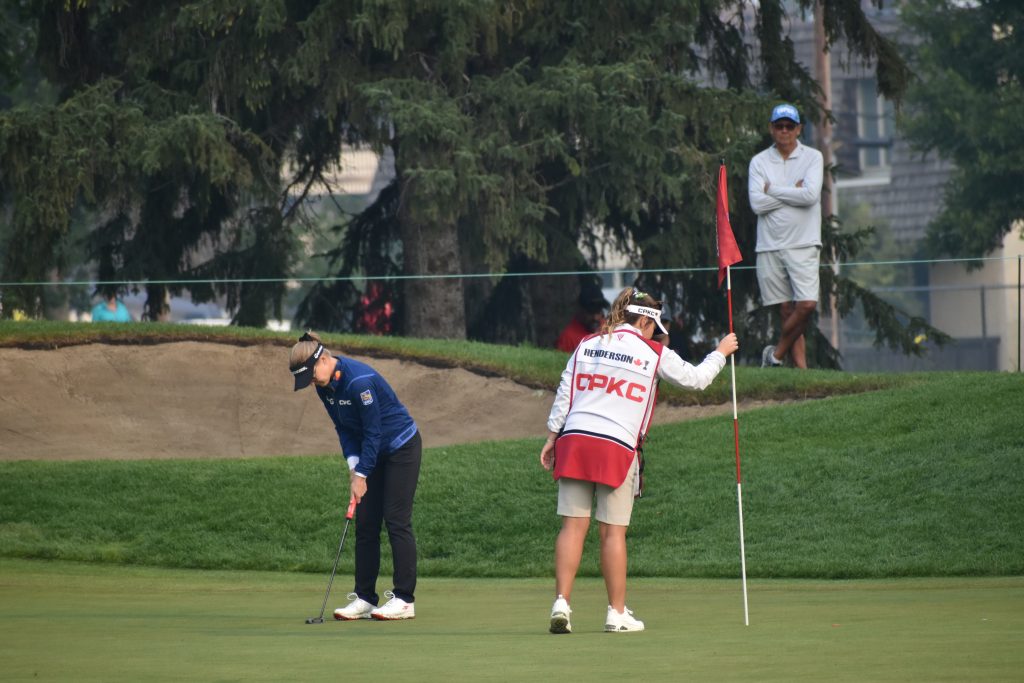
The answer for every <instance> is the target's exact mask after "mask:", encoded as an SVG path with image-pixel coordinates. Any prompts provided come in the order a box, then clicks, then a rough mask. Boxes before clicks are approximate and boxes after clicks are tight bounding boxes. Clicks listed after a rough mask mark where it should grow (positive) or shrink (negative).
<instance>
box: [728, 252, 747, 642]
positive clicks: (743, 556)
mask: <svg viewBox="0 0 1024 683" xmlns="http://www.w3.org/2000/svg"><path fill="white" fill-rule="evenodd" d="M725 282H726V286H725V288H726V292H727V293H728V299H729V332H730V333H732V331H733V330H732V267H731V266H727V267H726V269H725ZM729 366H730V368H731V369H732V433H733V441H734V443H735V444H736V504H737V505H738V506H739V513H740V569H741V571H742V573H743V625H744V626H750V610H749V608H748V607H747V550H746V548H745V547H744V544H743V486H742V485H741V482H742V477H741V476H740V421H739V420H740V418H739V413H738V411H737V410H736V354H731V355H730V356H729Z"/></svg>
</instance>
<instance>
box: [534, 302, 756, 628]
mask: <svg viewBox="0 0 1024 683" xmlns="http://www.w3.org/2000/svg"><path fill="white" fill-rule="evenodd" d="M656 331H660V332H661V333H662V334H667V332H666V331H665V328H664V326H663V325H662V324H661V302H660V301H658V300H656V299H654V298H653V297H651V296H650V295H649V294H645V293H643V292H641V291H638V290H637V289H635V288H633V287H629V288H626V289H624V290H622V293H620V294H619V296H618V297H617V298H616V299H615V302H614V303H613V304H612V310H611V314H610V315H609V318H608V323H607V327H606V329H605V330H604V331H603V332H601V333H598V334H594V335H591V336H589V337H587V338H585V339H584V340H583V341H581V342H580V344H579V346H577V347H576V351H575V352H574V353H573V355H572V356H571V357H570V358H569V362H568V364H567V365H566V366H565V370H564V371H563V372H562V381H561V384H559V387H558V392H557V393H556V394H555V402H554V405H552V406H551V414H550V415H549V416H548V430H549V432H550V434H549V435H548V439H547V442H546V443H545V444H544V448H543V449H541V452H540V464H541V465H542V466H543V467H544V469H547V470H550V469H552V468H553V469H554V477H555V479H557V480H558V514H559V515H561V517H562V530H561V531H560V532H559V534H558V539H557V540H556V541H555V603H554V605H553V606H552V608H551V626H550V631H551V632H552V633H571V632H572V625H571V623H570V621H569V615H570V614H571V613H572V610H571V609H570V608H569V598H570V596H571V594H572V586H573V582H574V581H575V579H576V570H577V569H578V568H579V565H580V558H581V556H582V555H583V541H584V538H585V537H586V534H587V529H588V527H589V526H590V510H591V503H592V501H593V500H594V498H595V494H596V499H597V509H596V512H595V515H594V516H595V517H596V518H597V521H598V522H599V523H600V525H601V526H600V537H601V573H602V574H603V575H604V583H605V588H606V590H607V592H608V612H607V616H606V617H605V623H604V630H605V631H609V632H614V633H620V632H628V631H642V630H644V622H642V621H640V620H639V619H636V618H634V616H633V612H632V611H631V610H630V609H628V608H627V607H626V527H628V526H629V520H630V516H631V515H632V512H633V498H634V496H635V495H636V493H637V492H638V490H639V475H638V472H637V469H638V457H637V451H638V450H639V448H640V446H641V445H642V443H643V438H644V435H645V434H646V433H647V427H648V425H649V424H650V421H651V414H652V412H653V411H654V402H655V393H656V391H657V382H658V380H659V379H665V380H668V381H669V382H672V383H673V384H677V385H679V386H681V387H689V388H693V389H704V388H705V387H707V386H708V385H709V384H711V381H712V380H713V379H714V378H715V376H716V375H717V374H718V373H719V372H720V371H721V370H722V368H723V367H725V357H726V356H728V355H729V354H730V353H733V352H735V351H736V349H737V348H738V346H739V345H738V343H737V341H736V335H735V334H729V335H728V336H726V337H725V338H724V339H722V341H721V343H719V345H718V350H716V351H712V352H711V353H710V354H708V356H707V358H705V359H704V361H703V362H702V363H701V364H700V365H698V366H696V367H694V366H693V365H690V364H689V363H687V362H686V361H684V360H683V359H682V358H680V357H679V355H678V354H676V352H675V351H672V350H671V349H669V348H668V347H666V346H663V345H662V344H659V343H658V342H655V341H652V340H651V338H652V337H653V336H654V334H655V332H656Z"/></svg>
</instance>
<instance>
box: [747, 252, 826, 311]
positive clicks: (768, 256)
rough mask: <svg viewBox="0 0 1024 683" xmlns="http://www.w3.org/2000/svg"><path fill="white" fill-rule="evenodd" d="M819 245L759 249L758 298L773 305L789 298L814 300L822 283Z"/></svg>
mask: <svg viewBox="0 0 1024 683" xmlns="http://www.w3.org/2000/svg"><path fill="white" fill-rule="evenodd" d="M820 268H821V247H817V246H814V245H811V246H809V247H800V248H798V249H779V250H778V251H762V252H759V253H758V254H757V284H758V286H759V287H760V288H761V302H762V303H763V304H764V305H765V306H774V305H775V304H782V303H786V302H789V301H817V300H818V296H819V294H818V292H819V290H820V289H821V284H820V281H819V277H818V271H819V270H820Z"/></svg>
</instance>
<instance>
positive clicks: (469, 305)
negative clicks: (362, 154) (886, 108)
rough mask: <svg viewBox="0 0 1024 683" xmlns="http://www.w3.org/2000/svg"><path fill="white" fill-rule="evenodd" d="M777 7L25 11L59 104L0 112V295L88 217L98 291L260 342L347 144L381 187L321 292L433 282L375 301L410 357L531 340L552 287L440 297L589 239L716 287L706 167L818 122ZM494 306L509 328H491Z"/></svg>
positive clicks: (321, 306) (859, 43) (704, 2)
mask: <svg viewBox="0 0 1024 683" xmlns="http://www.w3.org/2000/svg"><path fill="white" fill-rule="evenodd" d="M811 4H812V2H811V0H799V2H797V3H796V5H795V7H796V10H797V11H806V10H808V9H809V8H810V7H811ZM787 6H792V3H788V2H784V1H783V0H761V2H759V3H750V2H748V1H746V0H643V1H636V0H630V1H628V2H626V1H623V0H609V1H607V2H600V3H595V2H591V1H589V0H561V1H558V2H539V1H531V0H526V1H523V0H516V1H512V0H472V1H470V0H463V1H454V2H453V1H450V0H445V1H441V0H418V1H417V0H400V1H398V2H395V1H394V0H320V1H316V0H226V1H225V2H221V3H206V2H198V1H186V0H172V1H170V2H155V1H152V0H150V1H149V2H146V1H143V2H139V3H133V4H131V5H125V4H124V3H122V2H119V1H117V0H76V1H75V2H73V3H65V2H63V0H48V1H47V0H40V1H39V2H37V3H35V4H34V5H32V7H33V12H34V13H33V15H34V16H35V17H36V18H37V20H38V26H39V48H38V54H39V55H40V59H41V62H42V65H43V68H44V71H45V73H46V74H47V76H48V77H49V78H50V79H51V80H52V81H54V82H56V83H59V84H61V85H62V87H63V88H64V91H63V94H62V97H61V102H60V104H59V105H57V106H55V107H44V106H37V107H35V108H20V109H14V110H10V111H7V112H3V113H0V174H2V175H0V191H2V192H3V199H4V201H5V202H6V203H7V205H8V206H9V207H11V209H10V210H11V213H12V216H13V220H12V225H13V231H12V235H11V237H10V239H9V241H8V243H7V251H6V255H7V258H6V260H5V265H4V268H5V279H8V280H11V279H13V280H32V279H41V277H42V275H41V274H42V273H43V272H44V270H45V268H46V267H47V266H48V264H50V263H51V262H52V260H53V257H54V254H55V253H56V251H57V249H58V245H59V243H60V241H61V239H63V238H64V236H66V234H67V226H68V221H69V216H70V212H71V210H72V208H73V207H74V206H75V205H76V203H77V202H81V203H84V204H85V205H86V206H88V207H90V208H91V209H92V211H93V212H94V214H95V215H96V216H98V217H99V218H98V220H97V224H98V228H97V229H96V230H95V232H94V233H93V240H92V241H91V244H92V254H93V257H94V258H95V259H96V260H97V262H98V263H99V265H100V269H101V276H102V277H103V279H105V280H131V281H135V282H139V281H149V282H153V283H154V284H153V285H152V287H153V291H151V293H150V303H149V311H150V315H151V316H152V317H159V315H160V314H161V313H162V310H163V309H162V306H163V302H164V301H165V297H166V294H167V291H168V290H169V291H178V289H177V288H179V287H180V286H181V285H179V284H174V283H170V281H172V280H180V279H190V278H193V279H202V280H211V281H213V283H214V284H212V285H210V284H201V283H199V282H193V283H192V284H191V285H190V286H189V289H190V291H191V292H192V294H193V296H195V297H199V298H200V299H202V298H204V297H212V296H214V295H215V294H226V295H227V296H228V298H229V303H230V304H231V305H232V308H233V310H235V319H236V321H237V322H240V323H248V324H261V323H262V321H264V320H265V319H266V315H267V311H268V310H269V309H270V308H272V307H273V305H274V304H275V303H278V302H279V301H280V297H281V287H280V285H279V284H276V283H268V284H262V283H259V282H252V281H251V279H252V278H264V279H265V278H271V279H273V278H279V277H283V276H286V275H287V274H288V273H290V272H291V269H292V268H293V267H294V259H295V257H296V249H295V247H296V241H297V239H296V238H297V237H298V236H299V233H300V231H301V230H302V228H303V226H304V225H305V224H304V222H303V214H302V211H303V209H302V207H303V199H304V198H305V197H307V196H308V195H309V193H310V192H311V191H312V188H313V187H314V185H316V184H317V183H318V182H320V181H322V180H323V178H324V176H325V173H326V171H328V170H329V169H331V168H332V167H334V166H336V165H337V164H338V163H339V155H340V151H341V147H342V144H343V143H348V144H357V145H369V146H371V147H373V148H375V149H377V150H378V151H384V150H385V149H390V151H391V152H392V153H393V155H394V159H395V169H396V177H395V184H394V187H393V188H391V189H390V190H389V191H387V192H385V193H382V194H381V195H380V197H379V198H378V200H377V203H376V204H375V205H374V206H371V207H370V208H368V209H367V211H366V213H365V214H364V215H363V216H362V217H361V219H360V220H359V221H357V222H355V223H353V224H352V225H351V226H347V227H345V228H344V229H343V230H341V231H340V232H339V239H340V246H337V248H335V246H336V245H332V244H324V245H323V250H324V251H327V252H329V253H330V254H331V256H332V258H334V259H335V262H336V263H337V264H338V268H339V273H341V274H346V273H347V274H353V275H363V276H386V275H392V274H397V273H399V272H401V273H403V274H405V275H410V276H427V277H423V278H415V277H414V278H409V279H405V280H402V282H403V283H404V284H403V285H402V286H401V287H396V288H395V289H394V294H395V296H396V297H397V298H398V302H397V303H398V309H399V311H400V313H401V316H402V320H401V325H400V326H401V327H402V328H403V329H404V332H405V333H406V334H410V335H416V336H453V337H462V336H465V334H466V330H467V329H471V330H474V331H475V332H476V333H477V334H481V336H485V335H486V334H487V332H486V331H488V330H497V329H499V328H500V329H503V332H501V334H502V335H505V336H504V337H502V338H500V340H502V341H532V342H534V343H544V342H545V341H546V340H547V339H553V334H554V328H555V325H556V324H557V322H556V321H559V322H560V319H562V318H564V317H565V315H559V313H562V312H564V313H565V314H566V315H567V313H568V311H569V310H570V308H571V302H572V300H573V299H574V298H575V292H573V291H572V290H571V287H566V286H564V285H565V283H564V282H563V281H558V280H555V279H553V278H545V277H537V278H535V279H532V280H528V279H526V278H518V279H513V278H506V279H504V280H503V279H502V278H500V277H499V278H496V279H494V280H492V281H487V280H481V279H474V280H472V281H468V282H460V281H459V279H457V278H455V277H452V276H454V275H456V274H458V273H460V272H479V271H485V270H489V271H493V272H496V273H499V274H500V273H502V272H506V271H509V270H516V271H524V272H537V273H543V272H545V271H552V270H563V269H574V268H577V267H580V266H587V265H593V263H592V262H590V261H589V260H588V254H589V253H590V252H592V249H589V248H588V247H591V246H594V245H595V244H596V233H597V229H598V227H600V229H601V230H602V231H604V233H605V234H606V235H607V236H608V238H609V239H611V241H612V242H613V243H614V244H615V245H617V246H620V247H628V248H629V249H630V250H631V252H632V253H633V254H634V255H635V258H636V265H637V267H642V268H679V267H686V266H690V267H696V266H707V265H710V264H712V263H713V258H714V256H713V254H714V242H713V240H714V234H715V232H714V228H713V220H714V219H713V216H714V208H713V207H714V199H713V198H714V187H713V182H714V178H715V170H716V169H717V165H718V162H719V159H720V158H725V159H726V160H727V162H728V166H729V169H730V173H731V176H730V182H731V186H732V187H733V188H742V187H745V178H744V176H745V172H746V164H747V161H748V160H749V158H750V156H751V155H752V154H753V153H754V152H755V151H756V150H757V149H758V148H760V147H761V146H763V145H764V144H766V140H765V138H764V132H765V126H764V123H763V118H764V117H763V113H764V111H766V110H767V108H768V107H769V105H770V102H771V101H773V100H775V99H777V98H778V97H785V98H786V99H790V100H793V101H795V102H797V103H798V104H799V105H800V106H801V107H802V108H803V109H804V110H806V111H809V112H810V111H814V110H815V104H814V103H815V101H816V97H815V96H816V91H815V85H814V82H813V79H811V78H810V76H809V75H808V74H807V72H806V70H805V69H804V68H803V67H802V66H801V65H800V64H798V63H797V62H796V61H795V59H794V58H793V51H792V45H791V43H790V42H789V41H788V39H787V38H786V37H785V34H784V30H783V29H784V26H785V18H786V8H787ZM824 6H825V21H826V27H827V30H828V35H829V38H830V40H832V41H838V40H840V39H843V40H845V41H846V43H847V44H849V45H850V46H851V48H852V49H853V50H854V51H855V52H856V53H857V54H858V55H860V56H862V57H865V58H870V59H874V60H876V61H877V63H878V72H879V82H880V83H881V84H882V87H883V88H884V89H887V90H886V92H887V94H890V95H895V94H898V92H899V90H900V88H901V87H902V85H903V82H904V80H905V78H906V69H905V66H904V65H903V64H902V62H900V61H899V59H897V58H896V57H895V55H894V53H893V51H892V50H891V45H890V44H889V43H888V42H887V41H885V40H884V39H882V38H881V37H880V36H878V35H877V34H876V33H875V32H874V31H873V30H872V29H871V26H870V24H869V23H868V22H867V20H866V19H865V17H864V14H863V12H862V11H861V5H860V1H859V0H825V2H824ZM748 20H749V21H752V22H753V31H754V33H755V34H756V37H757V39H758V40H759V47H758V49H757V50H754V49H752V48H751V47H750V44H751V39H750V36H749V35H748V34H747V28H748V27H747V21H748ZM732 202H733V207H732V209H733V225H734V228H735V229H736V232H737V238H738V239H739V242H740V245H741V248H743V250H744V252H745V253H746V254H747V256H748V260H749V261H751V262H752V260H753V245H754V224H755V223H754V220H753V215H752V214H751V212H750V211H749V208H748V207H747V206H746V197H745V193H736V192H735V191H734V196H733V197H732ZM371 218H373V220H372V221H371V220H370V219H371ZM361 239H368V240H370V241H369V242H368V243H365V244H363V243H361V242H360V241H359V240H361ZM579 245H583V246H584V249H583V251H581V250H580V249H579V248H578V247H579ZM737 279H738V280H739V282H738V286H737V291H738V292H743V294H742V295H741V297H740V298H739V300H738V301H737V303H736V308H737V309H738V310H746V309H748V308H750V307H751V306H752V305H753V304H754V303H755V302H756V287H755V286H754V284H753V277H752V274H750V273H749V271H738V273H737ZM240 280H250V281H248V282H245V283H244V284H243V283H242V282H240ZM652 280H653V282H652V283H650V284H651V285H653V286H654V288H656V289H658V290H660V291H661V292H662V293H664V294H665V295H666V296H668V297H669V298H670V299H673V300H674V301H675V302H676V303H682V304H683V305H685V306H686V313H687V318H688V320H689V321H690V324H692V325H693V330H694V331H695V332H699V333H704V334H714V333H719V332H720V331H721V329H722V327H723V326H724V316H725V311H724V307H723V306H722V305H721V300H720V293H718V292H717V291H716V290H715V288H714V285H713V284H712V280H713V278H711V277H705V276H704V275H703V274H697V275H692V274H691V275H685V276H680V275H675V274H672V275H664V276H659V277H657V278H653V279H652ZM744 280H746V282H744ZM467 292H468V296H467ZM354 294H355V292H354V291H352V288H351V286H350V285H345V286H336V287H329V286H324V287H320V288H317V289H315V290H314V293H313V296H311V298H310V299H309V300H307V301H306V302H305V304H304V305H303V307H302V310H301V314H302V318H303V320H304V321H308V322H312V323H315V324H317V326H319V327H325V328H331V327H338V326H341V325H343V324H344V323H343V321H342V320H340V319H339V316H337V314H336V311H337V307H336V306H332V305H329V304H330V302H329V301H326V300H325V298H324V297H325V296H330V295H336V296H341V297H342V298H344V299H345V300H346V301H351V300H353V299H354ZM7 296H11V292H5V297H7ZM508 302H514V304H515V308H514V309H510V308H509V307H508V306H506V305H505V304H506V303H508ZM26 303H31V301H27V302H26ZM498 305H501V310H500V312H499V313H500V316H501V317H504V318H506V319H508V320H514V321H516V324H515V325H505V326H503V327H502V326H500V325H495V324H492V323H493V321H494V318H495V315H496V309H497V307H498ZM331 311H334V313H331ZM331 316H334V317H333V318H332V317H331ZM752 328H753V326H752ZM487 338H494V337H493V336H491V337H487Z"/></svg>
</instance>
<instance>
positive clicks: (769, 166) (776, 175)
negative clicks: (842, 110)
mask: <svg viewBox="0 0 1024 683" xmlns="http://www.w3.org/2000/svg"><path fill="white" fill-rule="evenodd" d="M823 171H824V163H823V161H822V157H821V152H819V151H818V150H816V149H814V148H813V147H808V146H807V145H804V144H802V143H801V142H800V141H799V140H798V141H797V143H796V149H794V150H793V151H792V152H791V153H790V155H789V157H788V158H786V159H783V158H782V155H781V154H780V153H779V150H778V149H776V148H775V145H772V146H771V147H769V148H768V149H766V150H764V151H763V152H760V153H759V154H757V155H755V156H754V158H753V159H751V160H750V168H749V173H748V181H747V192H748V194H749V195H750V208H752V209H753V210H754V213H756V214H757V248H756V251H758V252H762V251H776V250H778V249H797V248H800V247H809V246H818V247H820V246H821V185H822V181H823ZM800 180H802V181H803V185H802V187H797V186H796V184H797V181H800ZM765 182H768V183H770V185H769V187H768V191H767V192H765V191H764V185H765Z"/></svg>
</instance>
